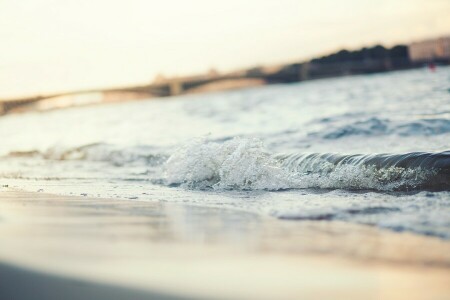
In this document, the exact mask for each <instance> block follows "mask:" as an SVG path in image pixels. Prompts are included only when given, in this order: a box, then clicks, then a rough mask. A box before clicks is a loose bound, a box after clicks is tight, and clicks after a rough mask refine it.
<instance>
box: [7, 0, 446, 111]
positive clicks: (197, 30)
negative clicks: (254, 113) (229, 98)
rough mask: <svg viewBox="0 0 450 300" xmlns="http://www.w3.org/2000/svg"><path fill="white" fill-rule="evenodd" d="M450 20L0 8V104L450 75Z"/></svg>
mask: <svg viewBox="0 0 450 300" xmlns="http://www.w3.org/2000/svg"><path fill="white" fill-rule="evenodd" d="M449 11H450V2H449V1H447V0H430V1H423V0H395V1H392V0H380V1H369V0H343V1H333V0H320V1H303V0H277V1H273V0H249V1H239V0H229V1H217V0H214V1H210V0H191V1H179V0H168V1H153V0H126V1H125V0H116V1H107V0H95V1H87V0H77V1H75V0H73V1H72V0H65V1H58V0H23V1H14V0H2V1H0V39H1V41H2V46H1V48H0V101H10V100H21V101H20V102H21V104H27V103H29V102H30V101H31V102H33V101H35V100H38V99H42V98H46V97H50V96H51V97H54V96H61V94H62V93H64V94H65V93H66V92H71V93H72V92H80V91H83V92H98V91H104V90H110V89H112V90H113V91H112V92H109V93H108V94H100V95H99V94H95V95H92V94H91V95H90V96H86V94H84V97H79V96H78V97H77V98H74V97H71V98H70V99H67V97H65V99H59V100H60V102H59V104H56V103H57V101H54V104H53V106H58V105H59V106H64V105H72V104H80V103H81V104H86V103H92V102H102V101H117V100H126V99H140V98H148V97H154V96H168V95H174V94H179V93H184V92H187V90H190V91H191V92H201V91H208V90H216V89H228V88H235V87H243V86H252V85H259V84H266V83H280V82H282V83H283V82H293V81H301V80H306V79H313V78H321V77H330V76H337V75H346V74H354V73H369V72H378V71H385V70H389V69H404V68H410V67H417V66H418V64H421V63H423V62H424V61H429V60H438V62H442V63H448V61H449V57H450V53H449V52H450V50H449V49H450V41H449V38H445V37H446V36H448V35H449V34H450V18H449V17H448V15H449V14H448V12H449ZM430 39H433V41H431V42H430V41H429V43H428V44H426V45H424V44H422V45H421V46H420V45H419V46H417V47H418V49H416V50H414V49H413V50H412V51H413V52H412V53H411V48H410V47H411V44H412V43H414V42H420V41H423V40H430ZM377 45H378V47H376V46H377ZM399 45H400V47H396V48H394V47H395V46H399ZM364 47H365V48H364ZM420 47H422V48H420ZM424 47H425V48H424ZM362 48H363V49H362ZM392 48H394V49H393V51H390V52H389V51H387V50H389V49H392ZM361 49H362V50H361ZM342 50H348V51H350V52H348V51H342ZM355 50H361V51H359V52H357V53H353V54H352V53H351V51H355ZM414 51H416V53H414ZM332 53H337V54H338V55H337V56H336V55H335V56H332V57H329V58H328V59H322V60H317V58H320V57H323V56H327V55H330V54H332ZM411 55H413V56H411ZM414 55H415V56H414ZM314 59H316V60H314ZM311 61H312V62H313V64H310V65H309V66H306V65H305V66H303V67H304V68H302V64H303V63H306V62H311ZM314 62H315V64H314ZM363 63H364V65H363ZM323 64H326V65H325V66H323ZM174 78H179V79H178V80H177V81H178V83H176V84H175V85H174V84H172V85H171V86H170V83H172V82H173V81H174ZM180 78H181V79H180ZM211 78H214V80H211ZM238 79H239V80H238ZM242 79H246V80H242ZM213 81H214V82H215V84H212V82H213ZM218 81H221V82H220V83H218ZM206 84H207V85H206ZM152 85H153V86H157V87H156V88H155V87H154V88H152V87H151V86H152ZM66 96H67V95H66ZM22 100H24V102H22ZM21 106H23V105H21ZM53 106H52V105H51V104H47V105H42V106H41V108H42V107H53ZM22 108H23V107H22ZM34 108H35V106H34ZM14 109H16V110H17V105H16V104H15V103H11V105H9V106H8V105H6V106H5V107H3V109H2V110H4V111H5V110H6V111H12V110H14Z"/></svg>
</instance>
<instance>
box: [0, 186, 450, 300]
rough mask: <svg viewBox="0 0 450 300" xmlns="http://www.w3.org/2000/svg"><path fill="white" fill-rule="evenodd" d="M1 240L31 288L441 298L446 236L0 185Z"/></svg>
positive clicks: (447, 275)
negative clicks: (9, 188)
mask: <svg viewBox="0 0 450 300" xmlns="http://www.w3.org/2000/svg"><path fill="white" fill-rule="evenodd" d="M0 236H1V237H2V247H0V277H3V276H5V278H7V277H6V276H8V274H15V276H16V279H15V280H14V282H22V283H23V285H22V286H23V287H26V286H27V285H33V284H34V282H35V280H38V281H39V280H43V281H45V282H46V283H45V285H46V288H43V287H42V288H40V289H37V290H36V291H35V295H39V290H41V291H43V290H47V291H54V290H55V289H56V290H58V287H60V286H61V284H63V285H64V284H68V285H71V284H70V282H73V281H71V280H70V278H73V279H76V280H81V281H83V282H87V283H89V286H90V285H91V284H92V285H94V286H95V287H93V288H92V290H90V292H91V293H94V294H95V293H101V292H102V291H103V292H105V293H106V294H107V293H113V294H114V292H113V291H115V289H121V292H123V293H125V294H126V295H128V298H130V299H141V298H139V297H140V295H144V294H145V297H150V298H152V299H153V298H155V297H156V299H172V298H170V297H172V296H173V297H175V298H174V299H177V298H176V297H181V298H184V297H188V298H190V297H194V298H205V299H206V298H214V299H216V298H217V299H255V298H259V299H277V298H278V299H297V298H303V299H317V298H321V297H322V298H333V299H372V298H373V299H375V298H377V299H378V298H380V296H381V298H383V299H424V298H427V299H430V298H433V297H434V298H445V297H449V296H450V287H449V286H450V243H449V242H447V241H442V240H439V239H437V238H431V237H423V236H416V235H413V234H407V233H394V232H389V231H386V230H380V229H377V228H373V227H369V226H364V225H354V224H346V223H342V222H335V221H333V222H330V221H323V222H317V221H316V222H314V221H308V222H296V221H283V220H277V219H274V218H269V217H267V218H266V217H261V216H258V215H253V214H250V213H245V212H238V211H228V210H225V209H215V208H207V207H193V206H186V205H180V204H170V203H160V202H147V201H130V200H117V199H94V198H86V197H68V196H58V195H49V194H43V193H33V192H22V191H0ZM14 270H16V271H14ZM36 272H37V273H36ZM42 274H48V275H46V276H44V277H42ZM47 276H50V277H47ZM60 280H62V281H60ZM65 280H66V281H65ZM67 280H68V281H67ZM38 281H36V282H38ZM4 285H5V286H6V284H4ZM72 286H73V284H72ZM119 287H123V289H122V288H119ZM0 290H2V291H3V293H4V292H11V293H13V292H14V286H13V285H9V284H8V287H6V289H5V288H3V287H2V288H1V289H0ZM27 290H29V289H27V288H24V291H27ZM56 290H55V291H56ZM69 291H72V292H69V293H71V295H73V294H74V293H76V292H74V291H73V290H71V289H70V288H69ZM121 292H117V295H119V294H120V293H121ZM36 293H37V294H36ZM140 293H143V294H140ZM94 294H92V295H94ZM99 295H100V294H99ZM152 295H153V296H152ZM166 295H167V296H166ZM19 296H20V295H19ZM21 297H22V298H20V297H19V298H18V299H26V297H27V296H24V294H22V296H21ZM52 297H53V296H52ZM54 297H55V298H54V299H56V298H57V296H56V294H55V296H54ZM99 297H100V298H99V299H102V298H101V296H99ZM157 297H162V298H157ZM164 297H169V298H164ZM36 299H39V298H36ZM50 299H52V298H51V297H50ZM105 299H114V298H105Z"/></svg>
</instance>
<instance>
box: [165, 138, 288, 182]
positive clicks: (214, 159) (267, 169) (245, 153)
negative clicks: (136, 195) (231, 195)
mask: <svg viewBox="0 0 450 300" xmlns="http://www.w3.org/2000/svg"><path fill="white" fill-rule="evenodd" d="M165 179H166V181H167V183H168V184H184V185H186V186H188V187H191V188H214V189H237V190H281V189H287V188H292V186H295V185H296V181H295V179H294V178H293V176H292V174H291V173H290V172H288V171H286V170H284V169H282V168H281V167H280V164H279V162H278V161H277V160H275V159H274V158H273V157H272V156H271V155H270V154H269V153H267V152H266V151H265V150H264V148H263V145H262V142H261V141H259V140H256V139H240V138H234V139H233V140H230V141H227V142H224V143H222V144H219V143H213V142H206V141H205V139H197V140H195V141H193V142H191V143H189V144H187V145H185V146H183V147H181V148H180V149H178V150H177V151H176V152H175V153H174V154H173V155H172V156H171V157H170V158H169V159H168V161H167V163H166V165H165Z"/></svg>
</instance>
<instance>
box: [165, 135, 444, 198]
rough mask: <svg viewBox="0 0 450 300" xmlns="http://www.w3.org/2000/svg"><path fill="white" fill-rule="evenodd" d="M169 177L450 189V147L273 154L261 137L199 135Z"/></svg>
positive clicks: (175, 180)
mask: <svg viewBox="0 0 450 300" xmlns="http://www.w3.org/2000/svg"><path fill="white" fill-rule="evenodd" d="M165 182H166V183H167V184H169V185H184V186H186V187H188V188H195V189H205V188H213V189H235V190H283V189H305V188H319V189H348V190H367V189H370V190H379V191H394V190H403V191H406V190H422V189H424V190H450V152H442V153H408V154H396V155H390V154H372V155H340V154H321V153H313V154H290V155H282V154H279V155H271V154H269V153H268V152H267V151H265V150H264V147H263V145H262V142H261V141H259V140H255V139H240V138H235V139H233V140H230V141H226V142H223V143H215V142H208V141H206V140H205V139H198V140H195V141H194V142H192V143H189V144H187V145H185V146H183V147H181V148H180V149H178V150H177V151H176V152H175V153H174V154H173V155H172V156H171V157H170V158H169V159H168V161H167V162H166V164H165Z"/></svg>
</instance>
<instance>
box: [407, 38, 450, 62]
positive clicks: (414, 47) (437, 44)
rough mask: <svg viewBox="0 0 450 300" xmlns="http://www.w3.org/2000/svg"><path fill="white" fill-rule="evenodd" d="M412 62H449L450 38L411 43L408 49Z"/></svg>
mask: <svg viewBox="0 0 450 300" xmlns="http://www.w3.org/2000/svg"><path fill="white" fill-rule="evenodd" d="M408 53H409V58H410V59H411V61H412V62H431V61H443V62H448V61H450V36H448V37H442V38H437V39H430V40H425V41H421V42H416V43H412V44H411V45H409V47H408Z"/></svg>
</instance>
